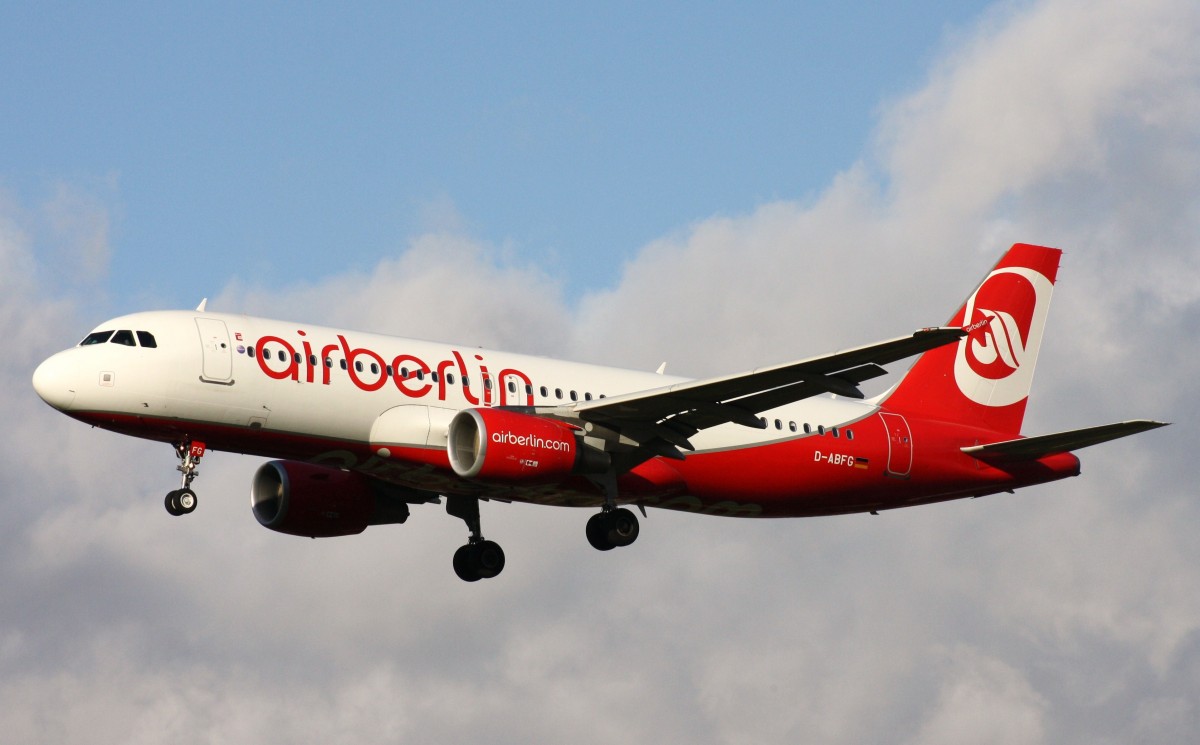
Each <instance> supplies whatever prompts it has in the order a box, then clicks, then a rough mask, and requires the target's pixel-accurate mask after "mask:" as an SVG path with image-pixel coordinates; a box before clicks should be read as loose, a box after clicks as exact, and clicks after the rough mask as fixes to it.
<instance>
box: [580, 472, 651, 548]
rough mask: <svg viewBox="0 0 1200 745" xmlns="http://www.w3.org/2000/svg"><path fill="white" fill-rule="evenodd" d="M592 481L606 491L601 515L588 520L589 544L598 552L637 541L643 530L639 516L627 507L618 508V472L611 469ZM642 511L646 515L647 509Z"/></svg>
mask: <svg viewBox="0 0 1200 745" xmlns="http://www.w3.org/2000/svg"><path fill="white" fill-rule="evenodd" d="M592 481H593V483H595V484H596V486H599V487H600V488H601V489H603V490H604V506H603V507H601V508H600V513H599V514H596V515H592V516H591V517H590V518H588V521H587V539H588V543H590V544H592V548H594V549H596V550H597V551H611V550H613V549H614V548H620V547H622V546H628V545H629V544H631V543H633V542H634V541H636V540H637V537H638V533H640V532H641V530H642V529H641V526H640V525H639V524H638V519H637V515H635V514H633V512H632V511H630V510H629V509H627V508H625V507H618V506H617V474H616V472H615V471H613V470H611V469H610V470H609V471H608V472H607V473H605V474H604V475H603V476H601V477H597V478H594V479H593V480H592ZM640 509H641V510H642V514H643V515H645V514H646V508H644V507H642V508H640Z"/></svg>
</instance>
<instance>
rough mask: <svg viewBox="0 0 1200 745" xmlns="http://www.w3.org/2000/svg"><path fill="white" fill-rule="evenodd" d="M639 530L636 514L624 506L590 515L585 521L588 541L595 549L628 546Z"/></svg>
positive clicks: (608, 549)
mask: <svg viewBox="0 0 1200 745" xmlns="http://www.w3.org/2000/svg"><path fill="white" fill-rule="evenodd" d="M640 532H641V525H640V524H639V523H638V519H637V515H635V514H633V512H631V511H630V510H627V509H625V508H624V507H618V508H617V509H615V510H607V511H605V512H601V513H598V514H595V515H592V516H591V517H590V518H588V521H587V539H588V543H590V544H592V548H594V549H596V550H597V551H610V550H612V549H614V548H620V547H621V546H628V545H629V544H631V543H633V542H634V541H636V540H637V537H638V534H639V533H640Z"/></svg>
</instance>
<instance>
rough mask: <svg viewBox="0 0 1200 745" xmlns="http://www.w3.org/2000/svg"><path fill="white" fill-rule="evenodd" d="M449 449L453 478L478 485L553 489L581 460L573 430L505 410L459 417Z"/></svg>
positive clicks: (477, 411)
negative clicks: (540, 485)
mask: <svg viewBox="0 0 1200 745" xmlns="http://www.w3.org/2000/svg"><path fill="white" fill-rule="evenodd" d="M446 447H447V451H448V454H449V456H450V466H451V468H453V469H454V472H455V473H456V474H458V475H459V476H462V477H463V478H465V479H475V480H477V481H499V482H526V483H554V482H558V481H562V480H564V479H565V478H566V477H567V476H569V475H571V473H574V472H578V471H579V468H577V466H578V465H579V464H580V462H581V461H582V460H583V459H582V457H581V456H582V455H583V453H582V452H581V448H580V444H579V441H578V440H577V439H576V430H575V429H574V428H572V427H571V426H570V425H568V424H564V423H563V422H559V421H556V420H554V419H545V418H543V417H538V416H531V415H529V414H521V413H518V412H515V411H505V410H503V409H465V410H463V411H460V412H458V414H456V415H455V417H454V419H452V420H451V421H450V430H449V432H448V433H447V444H446Z"/></svg>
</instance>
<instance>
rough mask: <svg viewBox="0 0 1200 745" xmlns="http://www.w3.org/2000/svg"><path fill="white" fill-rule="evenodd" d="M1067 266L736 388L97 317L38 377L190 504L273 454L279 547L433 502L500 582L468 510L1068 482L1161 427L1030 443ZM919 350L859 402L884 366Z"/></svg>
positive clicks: (236, 324) (916, 495)
mask: <svg viewBox="0 0 1200 745" xmlns="http://www.w3.org/2000/svg"><path fill="white" fill-rule="evenodd" d="M1061 254H1062V252H1061V251H1060V250H1059V249H1055V248H1048V247H1043V246H1034V245H1029V244H1021V243H1018V244H1015V245H1013V246H1012V247H1011V248H1010V249H1009V250H1008V251H1007V252H1006V253H1005V254H1004V255H1003V257H1002V258H1001V259H1000V261H999V262H998V263H997V264H996V265H995V266H994V267H993V268H992V270H991V271H990V272H989V273H988V274H987V275H986V277H985V278H984V279H983V281H982V282H980V283H979V284H978V285H977V286H976V288H975V289H974V291H973V292H972V293H971V294H970V296H969V297H968V298H967V300H966V301H965V302H964V303H963V305H962V306H961V307H960V308H959V310H958V311H957V313H955V314H954V315H953V316H952V318H951V320H950V321H949V323H948V324H946V325H945V326H937V327H929V328H922V329H919V330H916V331H915V332H913V333H911V334H908V335H905V336H900V337H897V338H894V339H889V340H886V341H882V342H879V343H875V344H869V345H866V346H861V347H856V348H852V349H847V350H844V351H840V352H835V353H833V354H828V355H823V356H819V357H813V358H810V359H805V360H800V361H796V362H789V363H785V364H780V365H773V366H769V367H763V368H759V369H755V370H751V371H749V372H745V373H741V374H736V375H726V376H721V377H714V378H708V379H703V380H688V379H685V378H679V377H671V376H667V375H665V374H664V373H663V369H662V368H660V369H659V370H658V371H656V372H648V371H636V370H624V369H617V368H612V367H602V366H596V365H588V364H581V363H576V362H568V361H560V360H553V359H547V358H542V357H534V356H528V355H520V354H510V353H505V352H500V351H492V350H483V349H479V348H475V347H471V346H467V345H461V344H458V345H456V344H443V343H435V342H429V341H420V340H415V339H406V338H399V337H394V336H384V335H379V334H370V333H361V332H354V331H348V330H341V329H334V328H325V327H320V326H313V325H309V324H303V323H294V322H287V321H277V320H270V319H265V318H255V317H250V316H246V315H236V314H228V313H213V312H209V311H208V310H207V309H206V301H205V302H202V303H201V304H200V306H199V307H198V308H197V309H196V310H194V311H181V310H167V311H150V312H141V313H134V314H131V315H126V316H121V317H119V318H114V319H112V320H109V321H105V322H104V323H102V324H100V325H99V326H97V327H96V328H95V330H93V331H91V332H90V333H88V334H87V336H85V337H84V338H83V340H82V341H81V342H79V344H77V345H76V346H75V347H73V348H70V349H67V350H65V351H62V352H59V353H57V354H55V355H53V356H51V357H50V358H48V359H47V360H45V361H44V362H42V363H41V365H39V366H38V368H37V369H36V371H35V372H34V374H33V387H34V389H35V390H36V391H37V393H38V395H39V396H40V397H41V398H42V399H43V400H44V401H45V402H46V403H47V404H49V405H50V406H52V407H54V408H55V409H57V410H59V411H61V412H63V413H65V414H67V415H68V416H71V417H73V418H75V419H77V420H80V421H82V422H84V423H86V424H90V425H93V426H96V427H101V428H104V429H108V430H112V431H114V432H118V433H122V434H126V435H131V436H134V437H140V438H145V439H149V440H156V441H161V442H164V443H169V444H170V445H172V446H173V448H174V450H175V454H176V456H177V457H178V459H179V465H178V467H177V468H178V470H179V471H180V472H181V473H182V479H181V484H180V488H178V489H173V490H171V491H170V492H169V493H168V494H167V495H166V497H165V499H164V505H165V507H166V509H167V512H169V513H170V514H172V515H185V514H188V513H190V512H192V511H193V510H195V509H196V505H197V501H198V500H197V496H196V492H195V491H194V490H193V489H192V482H193V480H194V479H195V478H196V476H197V472H198V471H197V469H198V465H199V463H200V460H201V458H203V457H204V455H205V454H206V453H207V452H208V451H209V450H219V451H232V452H240V453H247V454H251V455H256V456H262V457H267V458H274V459H275V460H270V461H268V462H266V463H264V464H263V465H261V466H260V467H259V468H258V469H257V471H256V472H255V474H254V476H253V478H252V480H251V489H250V491H251V508H252V512H253V514H254V516H255V518H257V520H258V522H259V523H261V524H262V525H263V526H265V527H267V528H270V529H271V530H275V531H279V532H282V533H288V534H293V535H298V536H306V537H313V538H316V537H330V536H342V535H353V534H357V533H361V532H362V531H363V530H365V529H366V528H367V526H369V525H383V524H392V523H403V522H405V521H406V520H407V519H408V518H409V516H410V508H412V507H415V506H417V505H422V504H444V506H445V509H446V512H447V513H448V514H450V515H451V516H453V517H457V518H459V519H461V520H463V521H464V522H465V523H466V527H467V529H468V531H469V538H468V541H467V543H466V544H464V545H463V546H461V547H460V548H459V549H458V550H457V551H456V552H455V553H454V557H453V567H454V570H455V573H456V574H457V575H458V576H459V577H460V578H462V579H463V580H466V581H468V582H473V581H477V580H480V579H489V578H492V577H495V576H497V575H498V574H499V573H500V572H501V570H502V569H503V568H504V564H505V556H504V551H503V550H502V549H501V548H500V546H499V545H498V544H497V543H496V542H494V541H491V540H486V539H485V538H484V536H483V532H482V530H481V526H480V515H479V503H480V501H481V500H486V501H495V502H525V503H533V504H543V505H559V506H571V507H582V508H588V509H591V510H592V511H593V514H592V515H591V517H590V518H589V519H588V520H587V523H586V526H585V531H584V533H585V535H586V537H587V540H588V542H589V543H590V544H591V545H592V546H593V547H595V548H596V549H598V550H601V551H608V550H611V549H614V548H619V547H623V546H628V545H629V544H631V543H633V542H634V541H635V540H636V539H637V537H638V535H639V533H640V523H639V521H638V518H637V516H636V515H635V514H634V512H633V510H631V509H630V508H631V507H636V508H637V509H638V510H639V511H640V512H641V514H642V517H643V518H645V517H646V516H647V512H646V510H647V508H651V507H653V508H660V509H672V510H683V511H688V512H694V513H702V514H707V515H717V516H728V517H743V518H771V517H809V516H818V515H835V514H847V513H871V514H878V513H879V512H880V511H882V510H890V509H895V508H900V507H909V506H913V505H920V504H928V503H932V502H940V501H945V500H951V499H958V498H963V497H981V496H985V495H989V494H996V493H999V492H1012V491H1013V490H1015V489H1018V488H1022V487H1026V486H1032V485H1035V484H1042V483H1046V482H1050V481H1055V480H1058V479H1063V478H1067V477H1071V476H1076V475H1078V474H1079V473H1080V462H1079V459H1078V457H1077V456H1076V455H1075V454H1074V453H1073V452H1071V451H1072V450H1075V449H1079V448H1083V447H1087V446H1090V445H1095V444H1098V443H1102V442H1106V441H1109V440H1113V439H1116V438H1120V437H1125V436H1128V435H1133V434H1136V433H1139V432H1143V431H1146V430H1150V429H1154V428H1156V427H1161V426H1165V423H1163V422H1157V421H1151V420H1131V421H1123V422H1117V423H1114V424H1106V425H1101V426H1095V427H1087V428H1084V429H1075V430H1071V431H1066V432H1059V433H1056V434H1049V435H1038V436H1032V437H1025V436H1022V435H1021V422H1022V419H1023V417H1024V414H1025V408H1026V404H1027V402H1028V398H1029V393H1030V387H1031V384H1032V380H1033V371H1034V366H1035V363H1036V361H1037V355H1038V350H1039V348H1040V345H1041V341H1042V333H1043V329H1044V327H1045V323H1046V317H1047V313H1048V311H1049V305H1050V296H1051V293H1052V290H1053V287H1054V283H1055V280H1056V277H1057V273H1058V269H1059V262H1060V258H1061ZM915 355H919V357H918V358H917V360H916V362H915V363H914V364H913V365H912V367H911V368H910V369H909V370H908V372H907V373H906V374H905V375H904V376H903V377H902V378H901V379H900V381H899V382H898V383H897V384H896V385H895V386H893V387H892V388H891V389H890V390H888V391H887V392H885V393H883V394H880V395H878V396H875V397H872V398H870V399H868V398H866V396H865V394H864V393H863V392H862V390H861V389H860V386H861V384H863V383H864V382H866V381H868V380H872V379H874V378H877V377H880V376H882V375H885V374H887V371H886V370H885V369H884V367H883V366H884V365H888V364H891V363H894V362H897V361H900V360H903V359H907V358H909V357H912V356H915Z"/></svg>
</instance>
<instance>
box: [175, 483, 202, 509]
mask: <svg viewBox="0 0 1200 745" xmlns="http://www.w3.org/2000/svg"><path fill="white" fill-rule="evenodd" d="M198 501H199V500H198V499H197V498H196V492H194V491H192V490H191V489H180V490H178V491H176V492H175V504H177V505H178V506H179V514H181V515H188V514H191V513H192V512H195V511H196V504H197V502H198Z"/></svg>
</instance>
